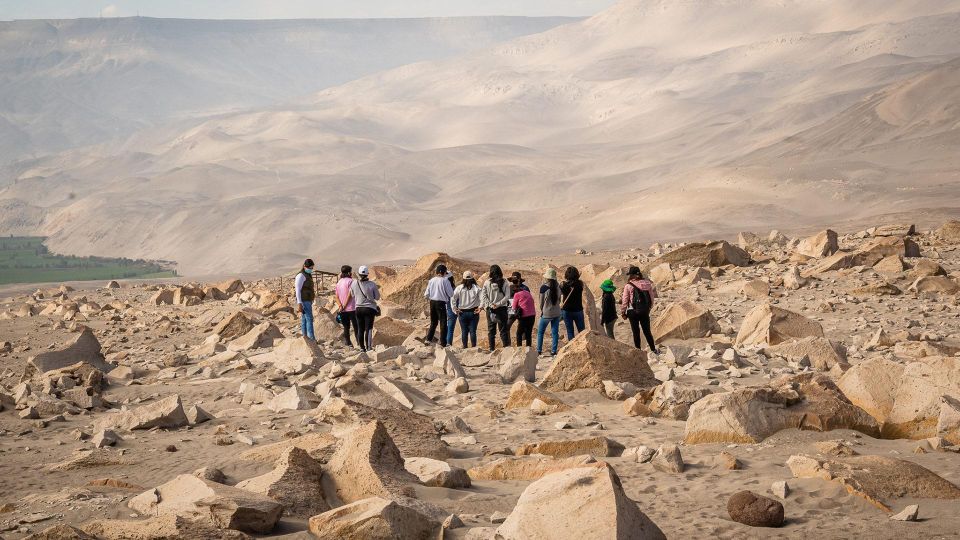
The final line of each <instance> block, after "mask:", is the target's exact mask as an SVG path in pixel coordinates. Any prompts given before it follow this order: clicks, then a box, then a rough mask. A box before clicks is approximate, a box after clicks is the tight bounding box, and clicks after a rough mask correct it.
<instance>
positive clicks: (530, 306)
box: [513, 290, 537, 317]
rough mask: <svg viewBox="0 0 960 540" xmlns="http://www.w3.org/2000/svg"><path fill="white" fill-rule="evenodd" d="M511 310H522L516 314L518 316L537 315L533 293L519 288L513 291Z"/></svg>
mask: <svg viewBox="0 0 960 540" xmlns="http://www.w3.org/2000/svg"><path fill="white" fill-rule="evenodd" d="M517 308H519V309H517ZM513 310H514V311H517V312H522V313H520V314H519V315H518V316H519V317H535V316H536V315H537V306H536V304H535V303H534V302H533V295H532V294H530V291H524V290H519V291H517V292H516V293H514V295H513Z"/></svg>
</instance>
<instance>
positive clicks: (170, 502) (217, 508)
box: [127, 474, 283, 533]
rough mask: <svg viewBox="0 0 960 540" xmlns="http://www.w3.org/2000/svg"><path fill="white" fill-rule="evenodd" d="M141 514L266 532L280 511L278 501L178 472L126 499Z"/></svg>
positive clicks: (271, 528) (274, 524)
mask: <svg viewBox="0 0 960 540" xmlns="http://www.w3.org/2000/svg"><path fill="white" fill-rule="evenodd" d="M127 505H128V506H129V507H130V508H131V509H133V510H135V511H137V512H138V513H140V514H142V515H145V516H157V515H176V516H182V517H188V518H191V519H196V520H197V521H204V522H207V523H209V524H210V525H212V526H214V527H217V528H222V529H236V530H239V531H246V532H252V533H268V532H270V531H272V530H273V528H274V526H276V524H277V521H279V520H280V515H281V514H282V513H283V505H281V504H280V503H279V502H277V501H275V500H273V499H270V498H268V497H264V496H263V495H258V494H256V493H253V492H250V491H246V490H243V489H239V488H235V487H231V486H227V485H224V484H218V483H216V482H211V481H209V480H203V479H200V478H197V477H196V476H193V475H192V474H181V475H179V476H177V477H176V478H174V479H173V480H170V481H169V482H166V483H165V484H161V485H159V486H157V487H156V488H155V489H150V490H147V491H145V492H143V493H141V494H140V495H137V496H136V497H133V498H132V499H130V501H129V502H128V503H127Z"/></svg>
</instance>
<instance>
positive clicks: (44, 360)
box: [30, 328, 116, 373]
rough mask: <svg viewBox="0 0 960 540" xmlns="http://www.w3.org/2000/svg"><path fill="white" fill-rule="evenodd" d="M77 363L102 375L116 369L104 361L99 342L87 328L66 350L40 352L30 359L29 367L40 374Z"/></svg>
mask: <svg viewBox="0 0 960 540" xmlns="http://www.w3.org/2000/svg"><path fill="white" fill-rule="evenodd" d="M78 363H83V364H87V365H88V366H90V367H93V368H94V369H99V370H100V371H102V372H104V373H107V372H109V371H110V370H112V369H113V368H114V367H116V366H114V365H113V364H109V363H107V361H106V360H105V359H104V356H103V352H102V347H101V346H100V341H99V340H97V336H95V335H94V334H93V331H92V330H90V329H89V328H84V329H83V331H82V332H80V334H79V335H78V336H77V338H76V339H75V340H73V343H71V344H70V345H68V346H67V348H65V349H62V350H59V351H48V352H42V353H40V354H38V355H36V356H34V357H33V358H31V359H30V365H32V366H33V367H34V368H36V370H37V371H38V372H40V373H46V372H48V371H55V370H58V369H63V368H65V367H68V366H72V365H74V364H78Z"/></svg>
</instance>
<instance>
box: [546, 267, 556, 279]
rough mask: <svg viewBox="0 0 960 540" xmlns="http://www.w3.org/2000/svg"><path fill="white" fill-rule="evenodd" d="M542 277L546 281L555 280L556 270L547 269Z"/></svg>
mask: <svg viewBox="0 0 960 540" xmlns="http://www.w3.org/2000/svg"><path fill="white" fill-rule="evenodd" d="M543 277H545V278H547V279H557V269H556V268H547V270H546V271H545V272H544V273H543Z"/></svg>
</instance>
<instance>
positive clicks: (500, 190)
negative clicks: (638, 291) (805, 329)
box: [0, 0, 960, 273]
mask: <svg viewBox="0 0 960 540" xmlns="http://www.w3.org/2000/svg"><path fill="white" fill-rule="evenodd" d="M958 26H960V6H958V5H957V4H956V3H955V2H937V1H912V2H899V1H898V2H893V1H882V2H864V1H859V0H842V1H840V2H824V1H815V2H798V1H788V2H781V1H776V2H775V1H767V0H749V1H747V0H743V1H732V0H729V1H728V0H700V1H690V2H655V1H648V0H625V1H623V2H621V3H619V4H617V5H615V6H614V7H612V8H610V9H609V10H607V11H605V12H602V13H600V14H598V15H596V16H595V17H592V18H590V19H587V20H584V21H582V22H579V23H575V24H568V25H564V26H560V27H557V28H554V29H552V30H549V31H547V32H544V33H541V34H537V35H531V36H526V37H522V38H518V39H517V40H514V41H511V42H509V43H505V44H501V45H497V46H495V47H493V48H491V49H488V50H485V51H480V52H473V53H469V54H467V55H465V56H461V57H457V58H451V59H446V60H440V61H435V62H422V63H417V64H412V65H408V66H403V67H400V68H397V69H394V70H390V71H385V72H382V73H378V74H375V75H372V76H369V77H365V78H362V79H359V80H357V81H354V82H351V83H348V84H345V85H343V86H339V87H335V88H330V89H327V90H324V91H322V92H319V93H317V94H315V95H312V96H308V97H306V98H301V99H298V100H296V101H295V102H293V103H291V104H290V105H287V106H277V107H272V108H268V109H262V110H252V111H246V112H241V113H238V114H225V115H222V116H219V117H216V118H213V119H210V120H207V121H203V122H200V123H198V124H196V125H194V126H191V127H189V128H187V129H183V130H181V131H179V132H175V131H174V130H165V131H162V132H146V133H145V134H144V135H142V136H140V137H138V138H136V139H135V140H132V141H129V142H128V143H127V144H125V145H123V146H122V147H117V146H110V145H105V146H101V147H99V148H96V149H92V150H91V149H83V150H75V151H72V152H69V153H65V154H61V155H58V156H52V157H49V158H45V159H41V160H36V161H34V162H30V163H26V164H21V166H19V167H18V168H17V169H16V175H15V176H16V178H15V180H16V184H15V185H12V186H10V187H8V188H7V189H6V190H4V191H3V192H2V193H0V201H4V204H5V205H7V206H9V207H10V208H13V209H14V211H15V212H16V213H17V215H16V216H15V217H12V218H8V219H7V221H9V222H10V223H12V224H20V227H21V229H28V228H32V229H35V230H39V231H41V232H43V233H44V234H46V235H49V236H50V237H51V247H52V248H54V249H57V250H62V251H66V252H71V253H79V254H83V253H100V254H105V255H111V254H118V255H121V254H122V255H126V256H134V257H154V258H163V259H172V260H177V261H179V262H180V263H181V270H182V271H183V272H186V273H199V272H209V271H211V270H213V269H215V268H216V267H217V266H219V265H220V264H221V261H223V260H225V259H227V258H229V259H230V260H232V261H235V263H236V264H239V265H243V266H244V267H245V268H261V269H262V268H267V267H270V266H271V265H274V264H290V263H293V264H295V263H296V260H297V259H299V258H301V257H302V256H304V255H308V254H309V255H312V256H313V257H314V258H316V259H319V260H321V261H324V262H325V263H328V264H331V265H337V264H339V263H341V262H343V261H344V260H346V261H351V262H354V263H356V264H359V262H358V260H362V261H376V260H399V259H412V258H415V257H417V256H418V255H419V254H421V253H423V252H429V251H443V252H447V253H451V254H454V255H456V256H462V257H466V258H471V259H477V260H490V259H491V258H496V257H507V256H513V257H519V256H525V255H531V254H538V253H540V254H549V253H557V252H559V251H561V250H569V249H573V248H577V247H586V248H596V249H599V248H605V247H625V246H636V245H641V244H644V243H648V242H652V241H655V240H685V239H690V238H696V237H703V236H711V237H719V236H725V235H726V236H733V235H735V234H736V232H737V231H739V230H744V229H746V230H750V229H764V230H765V229H770V228H774V227H776V228H782V229H787V230H798V231H799V230H802V229H807V228H810V229H813V228H816V227H818V226H820V225H822V224H823V223H835V222H844V223H853V222H859V221H869V220H870V219H871V218H873V217H875V216H879V215H887V214H891V213H894V212H906V213H908V214H909V213H912V214H914V215H915V216H914V217H912V218H911V219H913V220H918V221H921V222H922V220H923V218H924V215H925V214H930V209H932V208H937V209H938V210H937V215H936V216H933V215H929V217H930V219H931V220H939V219H941V215H942V214H955V213H957V208H958V206H960V205H958V204H957V200H956V198H957V194H958V193H960V190H958V189H957V184H956V183H957V178H956V175H955V174H953V173H951V172H950V171H951V170H953V169H951V168H954V169H955V160H956V158H955V156H956V155H957V152H956V149H957V148H956V147H957V142H958V141H957V139H956V136H955V129H954V126H955V125H956V124H955V122H954V120H953V119H954V118H955V114H956V111H955V109H953V108H951V106H950V103H951V101H950V96H952V95H953V93H952V92H953V91H954V90H955V84H954V81H955V71H956V64H955V62H956V60H957V58H960V34H958V33H957V32H956V28H957V27H958ZM952 89H953V90H952ZM38 216H43V217H42V218H39V217H38ZM78 217H82V219H77V218H78ZM924 224H929V223H924ZM11 226H12V225H11ZM21 229H18V230H21ZM0 232H3V231H0Z"/></svg>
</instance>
